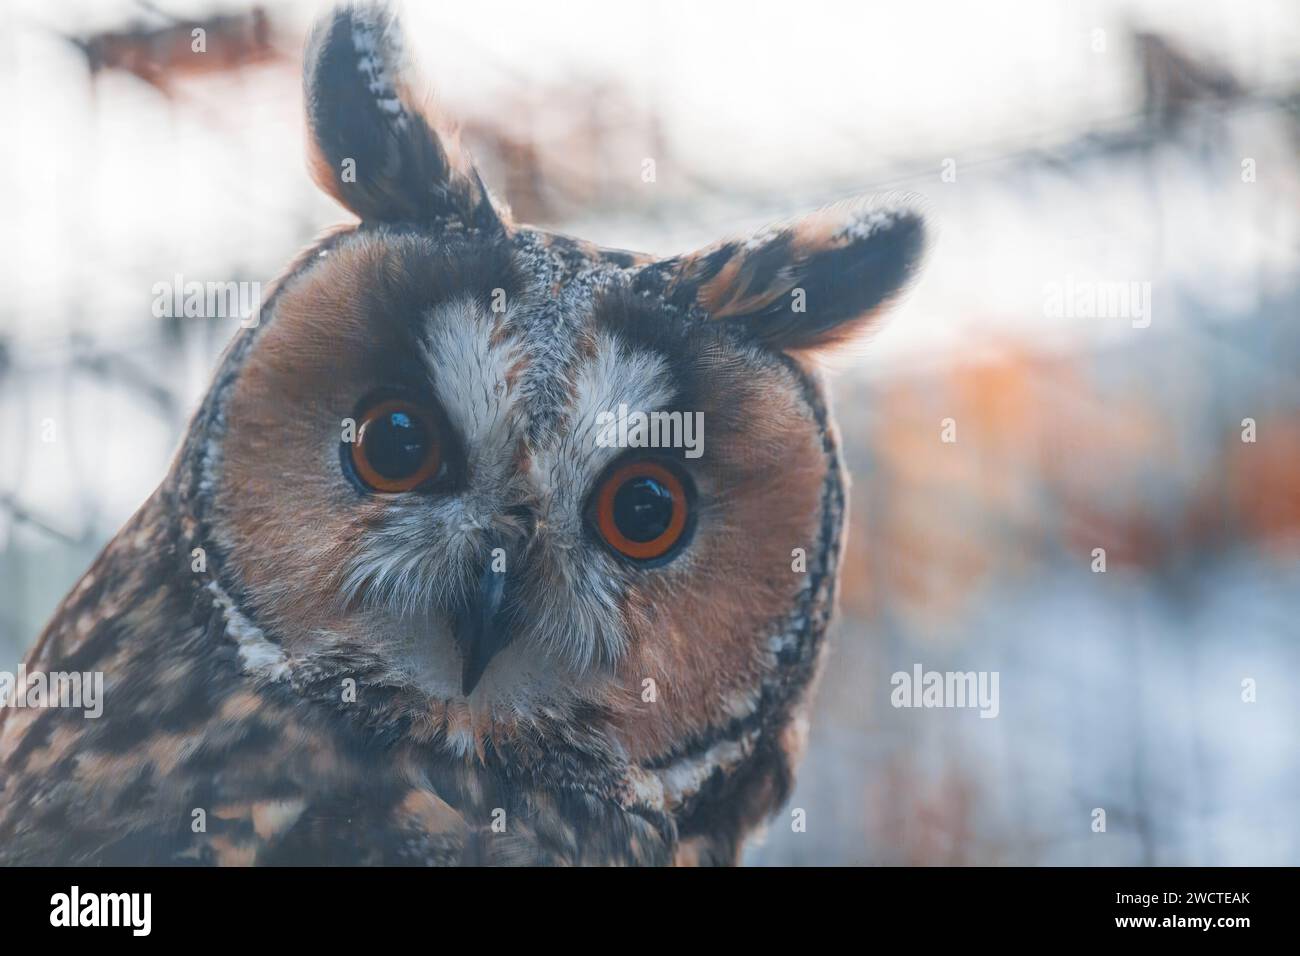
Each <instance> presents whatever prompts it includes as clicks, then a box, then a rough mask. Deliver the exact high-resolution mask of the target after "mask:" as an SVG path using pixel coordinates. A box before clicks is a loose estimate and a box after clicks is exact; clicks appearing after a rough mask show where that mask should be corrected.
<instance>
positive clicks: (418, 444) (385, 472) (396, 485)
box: [351, 398, 442, 494]
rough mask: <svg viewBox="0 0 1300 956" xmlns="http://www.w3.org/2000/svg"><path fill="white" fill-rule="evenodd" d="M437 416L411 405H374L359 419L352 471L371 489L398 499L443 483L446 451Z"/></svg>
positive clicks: (402, 402) (391, 400) (396, 400)
mask: <svg viewBox="0 0 1300 956" xmlns="http://www.w3.org/2000/svg"><path fill="white" fill-rule="evenodd" d="M439 438H440V436H439V429H438V423H437V418H436V416H435V415H434V414H433V413H432V412H431V411H430V410H429V409H426V408H424V407H422V406H420V405H419V404H417V403H415V402H412V401H410V400H408V399H401V398H389V399H385V400H383V401H379V402H375V403H373V404H371V405H369V406H368V407H367V408H366V409H365V410H364V411H363V412H362V413H361V415H360V417H359V418H358V419H357V436H356V441H354V442H352V443H351V460H352V468H353V470H354V471H355V472H356V475H357V477H358V478H359V479H360V480H361V482H362V484H364V485H365V486H366V487H367V488H370V489H371V490H373V491H380V492H385V493H388V494H393V493H396V492H401V491H412V490H414V489H415V488H418V487H419V486H420V485H422V484H424V483H425V482H427V481H429V480H431V479H433V478H435V477H437V475H438V473H439V471H440V470H441V468H442V448H441V443H440V441H439Z"/></svg>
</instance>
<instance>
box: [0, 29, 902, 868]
mask: <svg viewBox="0 0 1300 956" xmlns="http://www.w3.org/2000/svg"><path fill="white" fill-rule="evenodd" d="M411 88H412V81H411V80H410V74H409V70H408V68H407V67H406V65H405V63H404V62H403V60H402V58H401V51H400V42H399V36H398V34H397V31H396V27H395V24H394V23H393V22H392V21H391V20H390V18H389V17H387V15H386V14H384V13H383V12H382V11H378V10H370V9H347V10H344V11H341V12H339V13H336V14H334V15H333V16H331V17H329V18H327V19H326V20H325V21H324V22H323V23H322V25H321V26H320V27H318V29H317V30H316V31H315V32H314V34H313V36H312V38H311V39H310V40H309V44H308V52H307V57H306V93H307V111H308V120H309V127H310V129H311V133H312V137H311V140H312V141H311V153H310V160H311V166H312V169H313V172H314V175H315V178H316V180H317V182H318V184H320V185H321V186H322V188H324V189H326V191H328V192H329V193H330V194H331V195H333V196H334V197H335V198H337V199H338V200H339V201H340V202H341V203H342V204H343V205H345V206H346V207H347V208H348V209H349V210H351V211H352V212H353V213H354V214H355V215H356V216H357V218H358V220H359V221H358V222H357V223H356V224H354V225H351V226H347V227H343V228H341V229H338V230H335V231H334V232H332V233H331V234H329V235H328V236H326V237H325V238H323V239H322V240H320V241H319V242H318V243H317V244H315V245H314V246H313V247H312V248H310V249H308V250H307V251H306V252H305V253H303V254H302V255H301V256H300V257H299V258H298V259H297V261H296V262H295V263H294V264H293V265H292V266H291V267H290V268H289V270H288V271H287V272H286V274H285V275H284V277H283V278H282V279H281V280H280V281H279V282H278V283H277V285H276V287H275V289H274V291H273V292H272V294H271V295H270V296H269V297H268V299H267V300H266V301H265V302H264V303H263V308H262V320H261V322H260V324H259V325H258V326H257V327H256V328H254V329H249V330H247V331H245V332H243V333H241V334H240V336H239V337H238V338H237V339H236V340H235V341H234V342H233V343H232V345H231V346H230V347H229V349H228V350H227V353H226V355H225V356H224V358H223V360H222V363H221V366H220V368H219V369H218V371H217V374H216V376H215V378H214V381H213V384H212V387H211V389H210V390H209V392H208V394H207V396H206V397H205V399H204V401H203V404H202V406H201V407H200V409H199V411H198V412H197V413H196V415H195V417H194V420H193V421H192V423H191V425H190V428H189V432H188V434H187V436H186V439H185V441H184V444H183V446H182V448H181V451H180V452H179V454H178V455H177V458H176V460H175V461H174V463H173V466H172V468H171V471H170V473H169V475H168V476H167V478H166V479H165V480H164V482H163V483H162V485H161V486H160V487H159V489H158V490H157V491H156V492H155V494H154V495H153V496H152V497H151V498H150V499H149V501H148V502H146V504H145V505H144V506H143V507H142V508H141V510H140V511H139V512H138V513H137V514H136V516H135V517H134V518H132V520H131V521H130V522H129V523H128V525H127V526H126V527H125V528H123V530H122V531H121V532H120V533H119V534H118V535H117V537H116V538H115V539H114V540H113V541H112V542H111V543H110V544H109V545H108V547H107V548H106V549H105V551H104V553H103V554H102V555H101V556H100V558H99V559H98V560H97V561H96V563H95V565H94V566H93V567H92V568H91V569H90V571H89V572H88V573H87V575H86V576H85V577H84V578H83V579H82V581H81V582H80V583H79V584H78V585H77V586H76V588H75V589H74V590H73V592H72V593H71V594H70V595H69V596H68V598H67V599H65V601H64V603H63V605H62V606H61V607H60V609H59V611H58V612H57V613H56V615H55V617H54V619H53V620H52V621H51V623H50V625H49V626H48V628H47V629H46V631H45V633H44V634H43V635H42V637H41V639H40V640H39V642H38V643H37V645H36V647H35V648H34V649H33V651H32V653H31V654H30V655H29V658H28V662H27V667H28V669H29V670H36V669H40V670H47V671H60V670H78V671H83V672H84V671H98V672H102V673H103V674H104V695H103V697H104V713H103V716H102V717H101V718H98V719H88V718H85V717H84V716H83V715H82V714H81V712H80V711H71V710H61V709H50V710H43V711H20V710H10V711H6V712H4V713H3V715H2V716H0V762H2V766H3V774H4V775H3V779H2V780H0V788H2V789H0V860H3V861H5V862H16V863H51V862H62V863H87V864H90V863H94V864H100V863H164V864H172V863H177V864H179V863H218V864H276V863H286V864H288V863H292V864H351V863H375V864H498V863H514V864H560V863H563V864H667V863H674V862H676V863H732V862H735V861H736V860H737V859H738V855H739V853H740V851H741V848H742V846H743V842H744V839H745V837H746V835H748V834H749V833H751V832H752V831H753V830H754V829H755V828H756V827H758V826H760V825H762V823H763V822H764V821H765V820H766V819H767V818H768V817H769V816H770V815H771V814H772V813H773V812H774V811H775V810H776V809H778V808H779V807H780V805H781V804H782V802H783V801H784V800H785V799H786V797H787V796H788V794H789V792H790V789H791V787H792V785H793V774H794V768H795V764H796V762H797V758H798V755H799V753H800V750H801V748H802V743H803V738H804V735H805V731H806V720H805V711H806V708H807V705H808V695H809V693H810V691H811V687H812V685H813V683H814V679H815V675H816V671H817V667H818V664H819V662H820V660H821V657H822V655H823V652H824V649H825V640H824V638H825V631H826V627H827V624H828V622H829V619H830V615H831V609H832V605H833V602H834V590H835V580H836V575H837V571H838V556H839V549H840V538H841V535H842V529H843V523H844V510H845V491H844V477H843V473H842V469H841V465H840V462H839V459H838V452H837V443H836V437H835V431H834V427H833V423H832V422H831V419H830V415H829V411H828V408H827V405H826V401H825V397H824V390H823V385H822V382H821V378H820V375H819V373H818V372H817V370H816V363H815V361H814V358H813V356H814V355H815V354H816V353H817V352H818V351H820V350H824V349H828V348H832V347H834V346H835V344H836V343H837V342H839V341H840V340H841V339H843V338H844V337H847V336H849V335H851V334H853V333H855V332H856V331H859V330H860V329H861V328H863V327H865V326H866V325H868V324H870V321H871V320H872V319H873V317H874V316H875V315H876V314H877V313H878V312H879V311H880V310H881V309H882V308H883V307H884V306H885V305H886V304H887V303H888V302H890V301H891V300H892V299H893V298H894V297H895V296H896V295H897V293H898V292H899V290H900V289H902V288H903V286H904V285H905V284H906V282H907V281H908V279H909V278H910V276H911V275H912V273H913V272H914V270H915V268H916V263H917V261H918V259H919V256H920V252H921V248H922V244H923V242H922V239H923V230H922V227H921V220H920V217H919V216H918V215H917V214H916V213H915V211H913V210H912V209H911V208H910V207H907V206H903V207H897V206H890V205H884V204H880V203H874V202H873V203H852V204H845V205H840V206H835V207H830V208H829V209H827V210H823V211H822V212H820V213H815V214H813V215H811V216H808V217H805V218H804V219H802V220H797V221H794V222H792V223H787V224H783V225H780V226H777V227H773V228H772V229H770V230H768V231H766V232H764V233H761V234H759V235H758V236H755V237H751V238H750V239H747V240H737V241H729V242H722V243H718V244H717V245H715V246H712V247H709V248H708V249H705V250H702V251H700V252H697V253H694V254H690V255H685V256H679V257H673V258H669V259H658V258H655V257H652V256H647V255H641V254H636V253H628V252H622V251H615V250H607V249H603V248H600V247H597V246H594V245H592V244H590V243H585V242H582V241H579V240H574V239H569V238H567V237H562V236H558V235H555V234H551V233H546V232H544V231H541V230H537V229H533V228H530V227H527V226H522V225H518V224H515V223H513V222H511V221H510V220H509V217H508V216H507V215H506V214H505V213H504V212H503V211H502V210H501V209H500V208H499V207H498V206H497V205H496V204H495V203H494V201H493V199H492V198H491V196H490V195H489V194H488V193H487V191H486V189H485V188H484V187H483V185H482V183H481V181H480V180H479V178H478V175H477V173H475V172H474V170H473V168H472V167H471V166H469V165H468V160H467V159H466V158H465V157H464V155H463V154H462V153H460V152H459V150H457V149H456V148H455V146H454V145H453V144H452V143H451V141H450V140H449V139H447V138H446V137H444V136H443V135H442V134H440V133H438V132H437V131H436V130H435V128H434V125H433V122H432V120H431V119H430V118H429V116H428V115H427V114H426V113H425V112H424V111H423V110H422V109H420V108H418V107H417V106H416V101H415V100H414V99H413V98H412V95H411V93H410V89H411ZM345 169H351V170H352V171H354V172H355V177H354V178H349V177H347V176H344V175H342V174H341V171H343V170H345ZM795 302H801V303H806V309H800V308H796V307H795V306H794V305H793V303H795ZM619 408H632V409H642V410H647V411H652V410H653V411H658V412H663V413H666V414H672V413H681V414H683V415H688V414H689V415H698V416H699V420H701V421H702V422H703V425H704V437H705V443H704V444H703V446H702V449H701V453H700V454H699V456H698V457H697V458H696V457H689V456H688V455H687V454H686V453H685V451H684V450H683V449H681V448H664V447H646V446H645V445H643V444H637V445H635V446H634V447H625V446H620V444H619V443H618V442H617V441H611V439H612V438H613V437H615V436H617V435H618V434H619V433H618V432H615V431H611V430H610V429H609V428H608V427H606V423H607V422H608V420H609V416H610V415H611V414H612V412H613V410H615V409H619Z"/></svg>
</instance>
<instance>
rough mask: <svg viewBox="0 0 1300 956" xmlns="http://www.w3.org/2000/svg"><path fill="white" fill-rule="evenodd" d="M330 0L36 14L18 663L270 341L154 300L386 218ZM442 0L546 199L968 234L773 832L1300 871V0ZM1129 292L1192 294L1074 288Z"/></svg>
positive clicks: (936, 854)
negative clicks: (347, 147) (335, 201)
mask: <svg viewBox="0 0 1300 956" xmlns="http://www.w3.org/2000/svg"><path fill="white" fill-rule="evenodd" d="M321 6H322V5H320V4H314V3H305V2H304V3H293V2H284V3H266V4H264V5H258V6H253V5H249V4H241V3H237V2H224V0H193V2H192V0H168V2H166V3H162V2H160V3H158V4H156V5H155V4H152V3H143V2H136V0H101V2H93V3H91V2H77V0H57V2H56V0H16V2H9V3H7V4H5V6H4V7H3V9H2V10H0V125H2V127H3V129H4V131H5V142H6V144H7V149H6V150H5V152H4V158H3V165H4V168H5V170H6V173H7V176H6V181H7V182H8V183H9V184H10V185H11V186H13V187H14V188H13V189H12V191H11V192H10V195H9V197H8V199H7V200H6V202H5V213H4V219H5V228H4V229H3V230H0V670H13V669H14V668H16V666H17V664H18V661H19V660H20V659H21V656H22V654H23V653H24V652H25V649H26V648H27V647H28V646H29V645H30V644H31V643H32V642H33V641H34V640H35V638H36V636H37V634H38V633H39V631H40V629H41V627H42V625H43V623H44V621H45V619H46V618H47V617H48V616H49V614H50V613H51V612H52V610H53V609H54V607H55V605H56V604H57V603H58V601H59V599H60V598H61V597H62V596H63V594H64V593H65V591H66V590H67V589H68V588H69V587H70V585H71V584H72V583H73V582H74V581H75V580H76V579H77V577H78V576H80V574H81V573H82V572H83V571H84V570H85V568H86V567H87V566H88V565H89V563H90V561H91V560H92V559H93V557H94V555H95V554H96V552H97V551H98V549H99V548H100V547H102V545H103V544H104V543H105V542H106V541H107V540H108V539H109V538H110V537H111V536H112V534H113V533H114V532H115V531H116V530H117V528H118V527H119V526H120V524H121V523H122V522H123V521H124V520H125V519H126V518H127V517H128V516H129V515H130V514H131V512H132V511H133V510H134V509H135V508H136V507H137V506H138V505H139V504H140V503H141V502H142V501H143V500H144V498H145V497H146V496H147V495H148V494H149V492H150V491H151V490H152V489H153V487H154V486H155V485H156V483H157V482H158V480H159V479H160V478H161V476H162V475H163V473H164V471H165V470H166V467H167V464H168V462H169V460H170V456H171V454H172V453H173V450H174V449H175V447H176V444H177V442H178V439H179V437H180V435H181V433H182V431H183V429H184V426H185V423H186V420H187V416H188V415H189V413H190V412H191V410H192V409H193V408H194V406H195V404H196V402H197V399H198V397H199V396H200V395H201V394H202V392H203V390H204V389H205V387H206V384H207V378H208V376H209V374H210V372H211V370H212V367H213V364H214V362H215V360H216V357H217V356H218V354H219V352H220V350H221V349H222V347H223V346H224V345H225V343H226V342H227V341H228V340H229V339H230V338H231V337H232V335H234V334H236V332H237V331H238V321H237V320H236V319H185V318H181V319H159V318H155V317H153V314H152V312H151V305H152V301H153V292H152V289H153V286H154V285H155V283H159V282H171V281H172V280H173V277H174V276H175V275H177V274H180V275H183V276H184V277H185V279H186V281H191V280H198V281H222V282H224V281H239V280H246V281H260V282H263V283H267V282H269V280H271V279H272V278H273V277H274V276H275V275H276V274H277V273H278V272H279V271H280V269H281V268H282V267H283V265H284V264H285V263H286V262H287V261H288V260H289V258H290V257H291V256H292V254H293V253H294V252H295V251H296V250H297V249H298V248H299V247H300V246H302V245H303V244H305V243H307V242H308V241H309V240H310V239H311V238H312V237H313V236H314V235H315V234H316V233H317V232H318V231H319V230H321V229H322V228H323V227H325V226H327V225H329V224H331V223H334V222H338V221H341V220H342V219H343V218H344V216H343V213H342V211H341V210H340V209H338V208H337V207H335V206H333V205H332V203H331V202H329V201H328V200H326V199H324V198H323V197H322V196H320V195H319V194H318V193H317V192H316V191H315V190H314V189H313V188H312V187H311V185H310V184H309V182H308V179H307V176H306V173H305V169H304V164H303V160H302V155H301V149H302V135H303V134H302V122H301V116H300V105H301V104H300V101H299V98H300V94H299V78H298V68H299V64H298V53H299V49H300V46H301V42H302V38H303V35H304V33H305V30H306V28H307V26H308V24H309V23H310V22H311V20H312V18H313V17H314V16H315V15H316V13H318V12H319V10H320V8H321ZM406 19H407V29H408V34H409V35H410V38H411V40H412V43H413V45H414V47H415V49H414V51H413V53H414V55H415V57H416V58H417V59H418V60H419V61H420V62H421V63H422V64H423V65H424V71H425V73H426V76H427V78H428V79H429V80H430V82H431V84H432V86H433V87H434V88H435V89H436V91H437V101H438V103H439V104H440V106H441V107H442V109H443V110H444V112H445V113H447V114H448V115H450V116H453V117H456V118H457V119H459V121H460V123H461V126H462V132H463V137H464V139H465V141H466V142H467V143H468V145H469V147H470V149H471V150H472V152H473V153H474V155H475V156H476V158H477V159H478V161H479V163H480V165H481V167H482V168H483V171H484V174H485V177H486V178H487V180H488V182H489V184H490V185H491V186H492V187H493V188H494V190H495V191H496V192H497V193H498V194H500V195H503V196H504V197H505V198H506V199H507V200H508V201H509V202H510V204H511V206H512V207H513V209H514V212H515V214H516V216H517V218H520V219H523V220H526V221H531V222H535V223H538V224H540V225H544V226H547V227H550V228H553V229H556V230H559V231H563V232H568V233H572V234H577V235H581V236H583V237H584V238H588V239H592V240H595V241H598V242H600V243H603V244H605V245H611V246H620V247H627V248H635V249H641V250H646V251H651V252H659V253H665V254H668V253H673V252H679V251H684V250H687V249H690V248H694V247H696V246H698V245H701V244H703V243H705V242H708V241H711V240H712V239H714V238H716V237H717V236H719V235H723V234H727V233H730V232H735V231H741V230H748V229H750V228H752V227H754V226H757V225H759V224H761V223H763V222H766V221H768V220H771V219H776V218H780V217H783V216H787V215H790V214H794V213H797V212H800V211H804V210H806V209H809V208H811V207H814V206H817V205H820V204H822V203H825V202H828V201H833V200H836V199H839V198H843V197H845V196H848V195H851V194H855V193H861V192H882V191H889V190H905V191H910V192H914V193H917V194H919V195H920V196H921V197H923V198H924V201H925V202H926V203H927V204H928V205H929V207H930V209H931V211H932V213H933V215H934V218H935V220H936V222H937V224H938V227H939V230H940V232H939V238H938V241H937V242H936V244H935V246H934V248H933V250H932V254H931V258H930V261H929V267H928V270H927V271H926V272H925V274H924V276H923V279H922V281H921V282H920V283H919V284H918V286H917V288H916V290H915V292H914V293H913V295H912V296H911V297H910V299H909V300H908V301H907V303H906V305H905V306H904V307H903V308H902V309H900V310H899V311H897V312H896V313H895V314H894V316H893V317H892V318H891V320H890V322H889V324H888V325H887V327H886V328H885V329H884V330H883V331H882V332H881V333H880V334H879V335H878V336H877V337H876V338H875V339H874V340H873V341H871V342H870V343H869V344H868V345H867V346H865V347H864V348H862V349H861V350H860V352H861V354H860V355H858V356H856V357H855V358H854V360H853V361H846V362H842V363H840V367H838V368H837V370H836V371H835V373H834V378H835V381H834V389H835V398H836V405H837V408H838V413H839V416H840V421H841V425H842V429H843V432H844V440H845V444H846V455H847V460H848V464H849V467H850V470H851V472H852V476H853V482H854V491H853V498H852V500H853V516H852V534H851V539H850V545H849V554H848V560H847V564H846V568H845V580H844V588H843V599H842V603H843V611H844V613H843V614H842V616H841V619H840V621H839V623H838V624H837V626H836V633H835V635H834V647H833V650H832V657H831V660H830V663H829V666H828V668H827V670H826V673H825V676H824V678H823V680H822V684H821V688H820V692H819V696H818V698H817V712H816V715H815V719H814V721H813V724H812V733H811V741H810V750H809V754H808V757H807V760H806V762H805V765H804V767H803V771H802V774H801V777H800V780H799V786H798V789H797V791H796V793H795V795H794V798H793V800H792V802H791V807H799V808H802V809H804V810H805V811H806V812H807V831H806V832H803V833H794V832H792V831H791V828H790V826H789V823H788V821H789V816H788V815H782V816H778V817H777V818H776V821H775V822H774V824H773V825H772V827H771V828H770V831H769V833H768V834H767V836H766V839H765V840H764V841H762V842H760V843H757V844H755V845H754V846H752V847H751V848H750V849H749V851H748V854H747V859H748V861H749V862H751V863H754V864H762V865H778V864H814V863H832V864H863V863H865V864H1004V863H1027V864H1103V863H1109V864H1175V865H1181V864H1208V865H1221V864H1290V865H1296V864H1300V812H1298V810H1300V740H1298V735H1297V728H1298V727H1300V676H1297V675H1300V643H1298V642H1297V635H1298V634H1300V624H1298V623H1297V619H1298V618H1300V375H1298V372H1300V326H1298V322H1300V169H1298V168H1297V158H1298V156H1300V8H1297V6H1296V4H1295V3H1294V0H1277V2H1268V0H1259V2H1236V0H1219V2H1204V0H1203V2H1187V0H1178V2H1174V0H1169V2H1155V0H1152V2H1120V0H1113V2H1112V0H1107V2H1102V0H1096V2H1083V0H1065V2H1060V3H1040V2H1032V0H1021V2H1006V3H999V4H996V5H993V6H992V8H989V7H988V5H983V4H979V5H970V4H961V3H957V2H947V3H936V2H925V0H919V2H918V0H907V2H902V0H881V2H875V3H871V4H846V3H841V2H834V0H802V2H799V3H793V2H790V0H784V2H779V3H774V2H768V0H762V2H756V0H748V2H743V3H740V2H736V3H725V2H717V3H709V4H695V3H684V2H683V3H663V4H644V3H639V2H630V0H600V2H585V3H564V4H562V5H561V4H542V3H525V2H505V0H479V2H477V3H475V4H473V5H472V6H466V5H463V4H453V3H443V2H429V3H419V4H416V3H411V4H409V5H408V9H407V10H406ZM196 27H197V28H201V29H203V30H204V31H205V37H206V52H204V53H195V52H193V50H192V35H193V34H192V31H193V29H195V28H196ZM647 158H651V159H654V161H655V177H654V181H653V182H646V181H644V179H643V176H642V170H643V160H644V159H647ZM1108 283H1125V284H1127V283H1138V285H1139V287H1142V284H1143V283H1146V284H1148V285H1147V286H1145V288H1149V290H1150V310H1149V313H1148V314H1146V315H1145V317H1143V316H1139V315H1134V314H1132V312H1131V311H1124V310H1122V309H1121V310H1119V311H1118V312H1117V311H1116V310H1115V309H1114V308H1111V309H1109V310H1108V309H1107V308H1097V309H1089V308H1088V307H1087V305H1086V302H1083V303H1082V304H1078V307H1077V308H1069V307H1065V308H1061V307H1058V306H1059V305H1060V303H1061V299H1062V296H1064V297H1065V298H1067V299H1068V300H1070V301H1073V296H1074V295H1075V293H1076V292H1078V291H1079V290H1084V292H1085V293H1086V291H1087V290H1093V291H1104V290H1106V289H1108V288H1111V286H1108V285H1107V284H1108ZM947 420H951V421H950V422H948V421H947ZM1247 420H1249V422H1247ZM945 426H947V427H948V434H947V437H949V438H953V437H955V441H944V440H943V438H944V429H945ZM1252 431H1253V435H1252V434H1251V432H1252ZM1244 437H1247V438H1248V437H1253V439H1254V440H1253V441H1249V440H1243V439H1244ZM1097 548H1102V549H1104V551H1105V558H1106V570H1105V572H1104V573H1101V572H1098V571H1097V570H1094V568H1095V567H1096V565H1097V562H1096V557H1095V553H1094V549H1097ZM918 663H919V664H921V665H923V666H924V667H925V668H926V669H927V670H960V671H970V670H974V671H997V672H998V673H999V675H1000V712H999V714H998V716H997V718H996V719H988V720H986V719H980V718H979V715H978V713H977V712H976V711H974V710H960V709H940V710H908V709H895V708H894V707H892V706H891V705H890V691H891V689H892V688H891V686H890V675H891V674H893V673H894V672H896V671H908V672H910V671H911V669H912V667H913V665H914V664H918ZM1243 681H1253V682H1254V687H1255V699H1254V701H1253V702H1247V701H1245V700H1243V689H1242V688H1243ZM1094 808H1101V809H1104V810H1105V811H1106V815H1107V817H1106V832H1104V833H1097V832H1093V828H1092V823H1093V819H1094V816H1093V810H1094Z"/></svg>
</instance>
